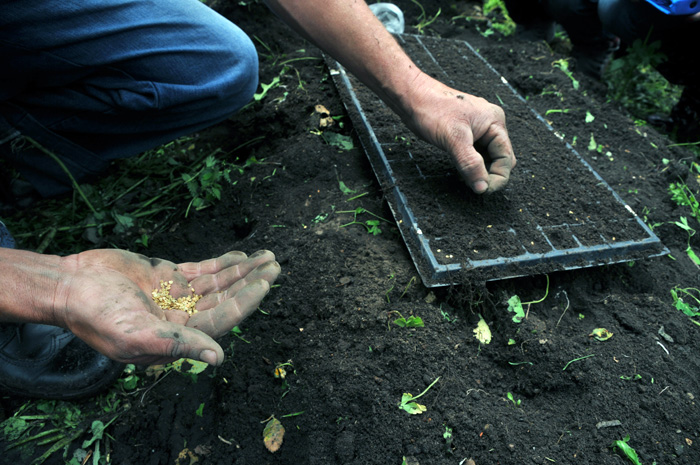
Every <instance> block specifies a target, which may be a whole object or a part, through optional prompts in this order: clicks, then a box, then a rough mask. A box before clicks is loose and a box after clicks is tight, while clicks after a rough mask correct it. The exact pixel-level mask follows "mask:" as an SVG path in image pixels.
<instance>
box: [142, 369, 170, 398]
mask: <svg viewBox="0 0 700 465" xmlns="http://www.w3.org/2000/svg"><path fill="white" fill-rule="evenodd" d="M170 373H172V371H168V372H167V373H165V374H164V375H163V376H161V377H160V378H158V379H157V380H156V381H155V382H154V383H153V384H151V385H150V386H148V387H147V388H146V390H145V391H144V392H143V395H141V405H143V399H144V398H145V397H146V394H148V393H149V392H150V390H151V389H153V388H154V387H155V385H156V384H158V383H160V382H161V381H163V380H164V379H165V378H166V377H167V376H168V375H169V374H170Z"/></svg>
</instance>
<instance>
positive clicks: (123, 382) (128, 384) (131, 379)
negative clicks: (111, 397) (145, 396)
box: [117, 363, 140, 392]
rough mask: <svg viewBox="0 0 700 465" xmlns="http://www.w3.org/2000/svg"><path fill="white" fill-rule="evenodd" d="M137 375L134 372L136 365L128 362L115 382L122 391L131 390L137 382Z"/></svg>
mask: <svg viewBox="0 0 700 465" xmlns="http://www.w3.org/2000/svg"><path fill="white" fill-rule="evenodd" d="M139 379H140V378H139V377H138V375H137V374H136V367H135V366H134V365H133V364H131V363H129V364H127V365H126V366H125V367H124V373H123V376H122V377H121V378H119V380H117V383H118V384H119V386H121V388H122V389H123V390H124V391H127V392H128V391H133V390H134V389H136V386H137V385H138V383H139Z"/></svg>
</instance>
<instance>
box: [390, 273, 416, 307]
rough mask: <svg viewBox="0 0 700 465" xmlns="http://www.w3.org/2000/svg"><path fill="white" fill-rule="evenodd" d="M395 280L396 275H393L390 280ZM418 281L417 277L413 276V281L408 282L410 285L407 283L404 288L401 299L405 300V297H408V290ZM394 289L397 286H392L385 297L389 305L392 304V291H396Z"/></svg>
mask: <svg viewBox="0 0 700 465" xmlns="http://www.w3.org/2000/svg"><path fill="white" fill-rule="evenodd" d="M393 279H394V274H393V273H392V274H391V275H390V276H389V280H393ZM416 281H417V278H416V277H415V276H411V279H409V280H408V283H407V284H406V286H405V287H404V288H403V292H402V293H401V295H400V296H399V299H401V298H403V296H405V295H406V293H407V292H408V290H409V289H410V288H411V286H412V285H413V284H414V283H415V282H416ZM394 287H396V285H395V284H392V285H391V287H390V288H389V289H387V291H386V292H385V293H384V296H385V297H386V301H387V302H388V303H391V299H390V298H389V294H390V293H391V291H393V290H394Z"/></svg>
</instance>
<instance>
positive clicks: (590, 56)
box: [571, 37, 620, 81]
mask: <svg viewBox="0 0 700 465" xmlns="http://www.w3.org/2000/svg"><path fill="white" fill-rule="evenodd" d="M619 48H620V39H619V38H617V37H614V38H610V39H601V40H600V41H599V42H593V43H589V44H585V45H579V44H574V48H573V50H572V51H571V57H572V58H574V59H575V60H576V70H577V71H580V72H582V73H583V74H585V75H587V76H589V77H592V78H593V79H596V80H598V81H600V80H602V79H603V73H604V72H605V68H607V67H608V65H609V64H610V61H611V60H612V57H613V54H614V53H615V51H616V50H618V49H619Z"/></svg>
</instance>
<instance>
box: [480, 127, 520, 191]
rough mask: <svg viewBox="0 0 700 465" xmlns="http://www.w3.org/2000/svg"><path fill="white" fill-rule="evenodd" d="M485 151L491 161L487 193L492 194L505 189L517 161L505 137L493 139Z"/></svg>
mask: <svg viewBox="0 0 700 465" xmlns="http://www.w3.org/2000/svg"><path fill="white" fill-rule="evenodd" d="M487 150H488V152H489V157H490V159H491V165H490V166H489V170H488V171H489V181H488V184H489V186H488V190H487V192H488V193H492V192H496V191H498V190H501V189H503V187H505V185H506V184H507V183H508V180H509V179H510V173H511V171H512V169H513V168H514V167H515V165H516V164H517V160H516V158H515V154H514V153H513V148H512V147H511V144H510V140H509V139H508V138H507V137H505V138H504V137H498V136H497V137H495V138H494V139H493V140H492V141H491V142H490V143H489V145H488V147H487Z"/></svg>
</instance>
